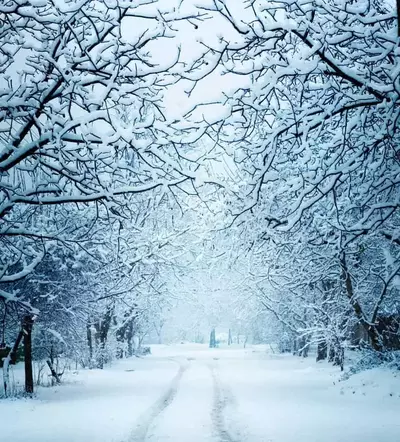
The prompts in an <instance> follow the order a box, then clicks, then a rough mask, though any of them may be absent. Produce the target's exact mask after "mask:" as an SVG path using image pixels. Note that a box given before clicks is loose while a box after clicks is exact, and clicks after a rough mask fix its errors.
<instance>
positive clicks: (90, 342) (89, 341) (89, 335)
mask: <svg viewBox="0 0 400 442" xmlns="http://www.w3.org/2000/svg"><path fill="white" fill-rule="evenodd" d="M86 338H87V344H88V348H89V368H93V339H92V325H91V323H90V321H88V322H87V324H86Z"/></svg>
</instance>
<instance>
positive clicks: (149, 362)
mask: <svg viewBox="0 0 400 442" xmlns="http://www.w3.org/2000/svg"><path fill="white" fill-rule="evenodd" d="M152 350H153V354H152V355H151V356H148V357H146V358H141V359H138V358H132V359H129V360H125V361H121V362H119V363H117V364H115V365H114V366H112V367H110V368H106V369H105V370H81V371H79V372H78V373H75V374H74V373H71V374H70V375H69V376H68V382H67V383H66V384H65V385H62V386H60V387H53V388H40V389H39V390H38V393H37V398H36V399H30V400H28V399H14V400H11V399H8V400H0V439H1V440H12V441H13V442H26V441H30V442H39V441H40V442H58V441H59V442H103V441H104V442H106V441H107V442H139V441H141V442H145V441H146V442H167V441H169V442H200V441H204V442H358V441H360V442H372V441H373V442H398V441H400V419H399V416H400V373H399V375H398V376H396V373H393V372H390V371H385V370H382V369H374V370H370V371H367V372H363V373H360V374H358V375H355V376H353V377H351V378H350V379H349V380H347V381H342V382H338V380H339V378H340V372H339V371H338V370H337V369H335V368H333V367H331V366H330V365H328V364H325V363H322V364H321V363H320V364H316V363H315V362H314V361H313V360H312V359H301V358H297V357H293V356H281V355H274V354H271V353H270V352H266V349H265V348H263V347H250V348H248V349H239V348H236V349H231V348H229V349H212V350H210V349H208V348H207V347H206V346H202V345H177V346H153V347H152Z"/></svg>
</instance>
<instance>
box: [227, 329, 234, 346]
mask: <svg viewBox="0 0 400 442" xmlns="http://www.w3.org/2000/svg"><path fill="white" fill-rule="evenodd" d="M232 343H233V339H232V330H231V329H229V332H228V345H231V344H232Z"/></svg>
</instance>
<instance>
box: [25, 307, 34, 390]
mask: <svg viewBox="0 0 400 442" xmlns="http://www.w3.org/2000/svg"><path fill="white" fill-rule="evenodd" d="M22 329H23V334H24V359H25V393H27V394H29V395H31V394H32V393H33V367H32V329H33V317H32V316H31V315H26V316H24V318H23V320H22Z"/></svg>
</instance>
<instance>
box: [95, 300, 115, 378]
mask: <svg viewBox="0 0 400 442" xmlns="http://www.w3.org/2000/svg"><path fill="white" fill-rule="evenodd" d="M113 314H114V306H113V305H110V306H108V308H107V310H106V313H105V314H104V317H103V318H102V319H101V320H100V321H98V322H97V323H96V324H95V329H96V333H95V340H96V343H97V345H98V347H97V350H98V355H97V361H96V366H97V368H100V369H103V368H104V363H105V354H104V352H105V348H106V343H107V337H108V332H109V330H110V326H111V321H112V318H113Z"/></svg>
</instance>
